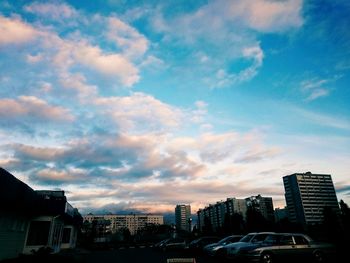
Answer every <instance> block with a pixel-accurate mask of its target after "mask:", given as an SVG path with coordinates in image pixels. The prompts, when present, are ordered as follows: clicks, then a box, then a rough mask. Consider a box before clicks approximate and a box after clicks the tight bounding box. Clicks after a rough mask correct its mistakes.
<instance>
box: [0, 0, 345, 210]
mask: <svg viewBox="0 0 350 263" xmlns="http://www.w3.org/2000/svg"><path fill="white" fill-rule="evenodd" d="M349 25H350V2H349V1H348V0H329V1H326V0H315V1H311V0H310V1H306V0H304V1H303V0H255V1H246V0H231V1H230V0H216V1H213V0H207V1H201V0H198V1H188V0H186V1H185V0H178V1H164V0H154V1H152V0H148V1H146V0H144V1H126V0H107V1H102V0H97V1H78V0H72V1H24V0H16V1H10V0H7V1H6V0H5V1H1V2H0V166H1V167H3V168H4V169H6V170H8V171H9V172H10V173H12V174H13V175H15V176H16V177H17V178H19V179H20V180H22V181H24V182H25V183H27V184H28V185H30V186H31V187H32V188H33V189H36V190H39V189H48V190H57V189H62V190H64V191H65V193H66V195H67V197H68V200H69V202H70V203H71V204H72V205H74V206H75V207H77V208H78V209H79V211H80V212H82V213H89V212H94V213H97V212H99V211H100V212H101V211H111V212H113V213H118V212H121V211H124V212H125V211H126V212H128V211H138V212H143V213H172V212H173V211H174V208H175V205H176V204H183V203H185V204H191V206H192V212H196V211H197V209H199V208H203V207H204V206H206V205H208V204H210V203H215V202H217V201H220V200H225V199H226V198H229V197H236V198H246V197H249V196H253V195H258V194H261V195H262V196H268V197H272V198H273V202H274V206H275V207H284V206H285V199H284V187H283V181H282V177H283V176H285V175H289V174H293V173H297V172H307V171H311V172H312V173H322V174H331V175H332V178H333V182H334V185H335V188H336V191H337V196H338V200H340V199H343V200H344V201H345V202H346V203H348V204H349V203H350V136H349V135H350V103H349V102H350V89H349V84H350V30H349Z"/></svg>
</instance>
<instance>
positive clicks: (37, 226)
mask: <svg viewBox="0 0 350 263" xmlns="http://www.w3.org/2000/svg"><path fill="white" fill-rule="evenodd" d="M49 231H50V221H32V222H30V227H29V233H28V238H27V246H45V245H47V241H48V238H49Z"/></svg>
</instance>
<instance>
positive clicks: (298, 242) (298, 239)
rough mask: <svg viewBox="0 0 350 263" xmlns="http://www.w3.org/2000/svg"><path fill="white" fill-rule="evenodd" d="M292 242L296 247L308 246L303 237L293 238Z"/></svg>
mask: <svg viewBox="0 0 350 263" xmlns="http://www.w3.org/2000/svg"><path fill="white" fill-rule="evenodd" d="M294 241H295V243H296V244H297V245H307V244H309V242H308V241H307V240H306V239H305V238H304V237H303V236H294Z"/></svg>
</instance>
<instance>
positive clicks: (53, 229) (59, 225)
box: [23, 216, 63, 254]
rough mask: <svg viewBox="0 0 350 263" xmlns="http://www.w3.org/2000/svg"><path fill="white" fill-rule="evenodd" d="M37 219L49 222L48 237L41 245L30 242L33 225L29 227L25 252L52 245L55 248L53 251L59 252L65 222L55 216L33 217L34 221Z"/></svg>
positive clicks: (28, 252)
mask: <svg viewBox="0 0 350 263" xmlns="http://www.w3.org/2000/svg"><path fill="white" fill-rule="evenodd" d="M35 221H41V222H49V223H50V227H49V232H48V238H47V242H46V244H40V245H33V244H28V240H29V239H30V237H29V235H30V229H31V227H30V226H29V227H28V230H27V234H26V242H25V246H24V249H23V253H24V254H30V253H32V251H33V250H38V249H39V248H41V247H46V246H47V247H51V248H52V249H53V252H54V253H56V252H59V250H60V248H61V239H62V230H63V222H62V221H61V220H60V219H58V218H56V217H53V216H40V217H36V218H33V219H32V221H31V223H32V222H35Z"/></svg>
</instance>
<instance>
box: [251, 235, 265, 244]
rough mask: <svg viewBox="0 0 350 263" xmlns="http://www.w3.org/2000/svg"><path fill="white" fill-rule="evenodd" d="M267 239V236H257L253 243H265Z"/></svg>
mask: <svg viewBox="0 0 350 263" xmlns="http://www.w3.org/2000/svg"><path fill="white" fill-rule="evenodd" d="M266 237H267V234H261V235H256V236H255V237H254V238H253V239H252V243H256V242H261V241H264V240H265V238H266Z"/></svg>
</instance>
